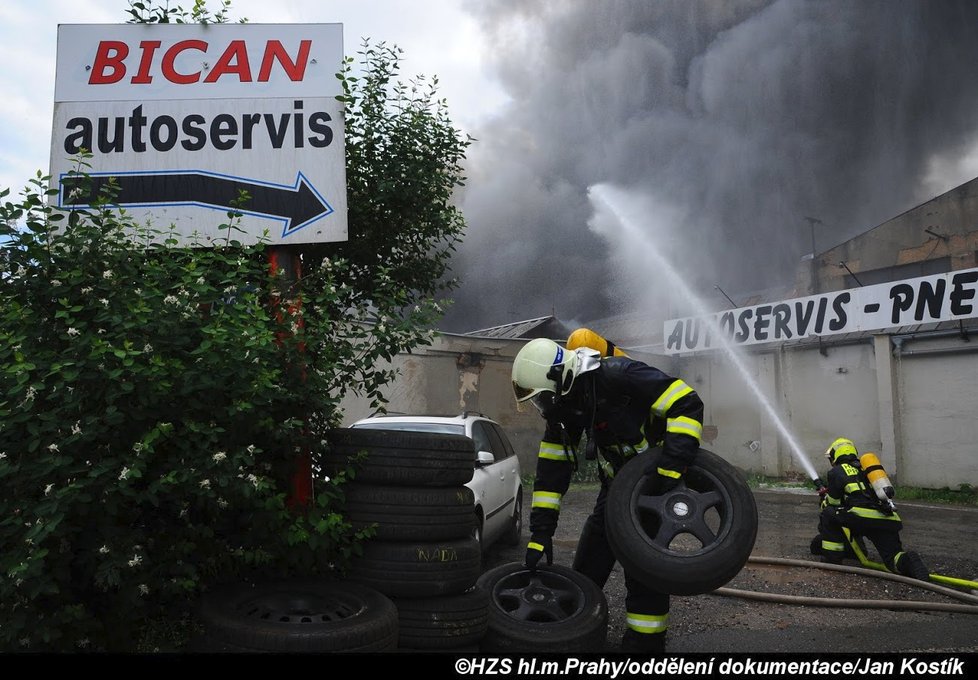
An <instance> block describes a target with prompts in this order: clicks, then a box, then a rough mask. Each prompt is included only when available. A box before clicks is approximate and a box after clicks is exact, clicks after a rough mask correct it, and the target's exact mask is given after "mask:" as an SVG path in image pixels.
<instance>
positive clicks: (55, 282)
mask: <svg viewBox="0 0 978 680" xmlns="http://www.w3.org/2000/svg"><path fill="white" fill-rule="evenodd" d="M51 285H52V286H54V287H55V288H57V287H58V286H60V285H61V282H60V281H58V279H51Z"/></svg>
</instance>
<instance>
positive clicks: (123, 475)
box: [119, 467, 129, 481]
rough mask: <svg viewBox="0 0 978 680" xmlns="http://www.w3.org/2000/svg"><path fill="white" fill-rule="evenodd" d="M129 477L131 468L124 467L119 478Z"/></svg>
mask: <svg viewBox="0 0 978 680" xmlns="http://www.w3.org/2000/svg"><path fill="white" fill-rule="evenodd" d="M125 479H129V468H127V467H123V468H122V472H120V473H119V480H120V481H121V480H125Z"/></svg>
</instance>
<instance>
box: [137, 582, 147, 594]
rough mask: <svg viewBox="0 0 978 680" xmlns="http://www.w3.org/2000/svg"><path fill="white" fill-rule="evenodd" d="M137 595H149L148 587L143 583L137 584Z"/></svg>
mask: <svg viewBox="0 0 978 680" xmlns="http://www.w3.org/2000/svg"><path fill="white" fill-rule="evenodd" d="M139 594H140V595H149V586H148V585H146V584H145V583H140V584H139Z"/></svg>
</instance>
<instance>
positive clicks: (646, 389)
mask: <svg viewBox="0 0 978 680" xmlns="http://www.w3.org/2000/svg"><path fill="white" fill-rule="evenodd" d="M512 377H513V390H514V392H515V396H516V401H517V404H518V405H519V404H523V403H525V402H527V401H530V402H532V403H533V404H534V405H535V406H536V407H537V408H538V409H539V411H540V413H541V415H542V416H543V418H544V419H545V420H546V427H545V430H544V435H543V438H542V441H541V442H540V451H539V455H538V458H537V467H536V482H535V484H534V486H533V504H532V509H531V511H530V542H529V544H528V545H527V550H526V566H527V567H528V568H530V569H535V568H536V567H537V564H538V563H539V562H540V559H541V558H542V557H543V556H544V555H546V558H547V563H548V564H552V563H553V535H554V532H555V531H556V528H557V520H558V517H559V514H560V501H561V497H562V496H563V495H564V494H565V493H566V491H567V488H568V485H569V484H570V479H571V475H572V474H573V472H574V470H575V468H576V463H577V460H578V451H579V447H580V445H581V444H584V443H585V441H586V444H585V446H584V449H585V451H584V452H585V457H586V458H588V459H593V458H597V457H598V454H600V457H601V460H599V461H598V462H599V470H600V474H601V490H600V492H599V493H598V497H597V499H596V500H595V504H594V509H593V511H592V513H591V515H590V516H589V517H588V519H587V521H586V522H585V525H584V528H583V530H582V532H581V537H580V541H579V542H578V547H577V554H576V556H575V558H574V565H573V566H574V569H575V570H577V571H579V572H581V573H583V574H585V575H586V576H588V577H589V578H590V579H591V580H593V581H594V582H595V583H596V584H597V585H598V586H600V587H604V584H605V582H606V581H607V580H608V576H609V575H610V574H611V570H612V568H613V567H614V565H615V562H616V558H615V555H614V553H613V552H612V550H611V547H610V546H609V544H608V540H607V538H606V535H605V526H604V522H605V518H604V510H605V501H606V499H607V495H608V489H609V486H610V478H611V477H612V476H613V475H614V474H615V473H616V472H617V471H618V470H620V469H621V467H622V466H623V465H624V464H625V463H626V462H627V461H628V460H630V459H631V458H632V457H633V456H636V455H639V454H641V453H643V452H645V451H647V450H648V449H649V442H653V443H656V442H658V441H659V440H660V439H661V440H662V444H663V450H662V454H661V456H660V457H659V458H658V459H657V463H651V464H650V469H649V470H647V471H646V474H648V475H651V476H653V480H654V491H655V492H656V493H664V492H666V491H668V490H670V489H672V488H674V487H675V486H677V485H678V484H679V483H680V481H681V480H682V476H683V474H684V473H685V471H686V468H687V466H688V465H690V464H692V463H693V462H694V459H695V456H696V452H697V451H698V449H699V442H700V436H701V434H702V430H703V425H702V422H703V402H702V401H701V400H700V398H699V396H698V395H697V394H696V392H695V391H693V389H692V388H691V387H690V386H689V385H687V384H686V383H685V382H683V381H682V380H678V379H676V378H673V377H671V376H669V375H666V374H665V373H663V372H662V371H660V370H658V369H657V368H653V367H651V366H648V365H646V364H644V363H642V362H640V361H635V360H633V359H630V358H627V357H624V356H612V357H607V358H602V357H601V352H599V351H596V350H594V349H591V348H589V347H580V348H578V349H576V350H573V351H572V350H568V349H567V348H565V347H562V346H560V345H559V344H558V343H556V342H554V341H552V340H547V339H542V338H540V339H536V340H531V341H530V342H528V343H527V344H526V345H525V346H524V347H523V348H522V349H521V350H520V352H519V354H517V356H516V359H515V360H514V362H513V376H512ZM625 587H626V590H627V594H626V599H625V607H626V618H627V625H628V627H627V629H626V631H625V634H624V637H623V638H622V649H623V650H624V651H638V652H660V651H663V650H664V649H665V636H666V629H667V627H668V618H669V596H668V595H667V594H665V593H660V592H655V591H654V590H651V589H649V588H648V587H646V586H645V585H643V584H641V583H639V582H638V580H636V579H634V578H632V577H631V576H630V575H629V574H628V572H625Z"/></svg>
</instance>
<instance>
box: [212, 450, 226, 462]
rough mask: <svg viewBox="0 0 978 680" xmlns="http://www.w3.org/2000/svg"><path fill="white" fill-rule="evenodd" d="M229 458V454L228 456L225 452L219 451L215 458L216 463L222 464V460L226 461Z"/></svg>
mask: <svg viewBox="0 0 978 680" xmlns="http://www.w3.org/2000/svg"><path fill="white" fill-rule="evenodd" d="M227 457H228V454H226V453H225V452H224V451H218V452H217V453H215V454H214V456H213V458H214V462H215V463H220V462H221V461H222V460H224V459H225V458H227Z"/></svg>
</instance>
